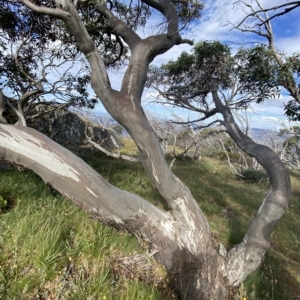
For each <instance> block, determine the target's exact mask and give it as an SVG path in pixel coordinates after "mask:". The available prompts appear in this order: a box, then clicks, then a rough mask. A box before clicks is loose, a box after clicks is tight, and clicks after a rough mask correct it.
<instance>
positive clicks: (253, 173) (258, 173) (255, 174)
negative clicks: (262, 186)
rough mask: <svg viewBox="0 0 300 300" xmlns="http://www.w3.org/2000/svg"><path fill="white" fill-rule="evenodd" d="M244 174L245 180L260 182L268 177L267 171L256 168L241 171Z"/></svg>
mask: <svg viewBox="0 0 300 300" xmlns="http://www.w3.org/2000/svg"><path fill="white" fill-rule="evenodd" d="M241 174H242V175H243V176H244V178H243V179H244V180H246V181H249V182H252V183H259V182H261V181H262V180H263V179H266V178H267V177H266V173H265V172H264V171H262V170H254V169H251V168H248V169H245V170H243V171H242V172H241Z"/></svg>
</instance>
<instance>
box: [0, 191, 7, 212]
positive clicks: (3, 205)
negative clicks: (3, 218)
mask: <svg viewBox="0 0 300 300" xmlns="http://www.w3.org/2000/svg"><path fill="white" fill-rule="evenodd" d="M7 205H8V202H7V200H6V199H4V198H3V197H2V196H1V195H0V211H1V210H3V209H5V208H7Z"/></svg>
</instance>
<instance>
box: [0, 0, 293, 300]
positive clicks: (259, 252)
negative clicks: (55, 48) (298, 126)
mask: <svg viewBox="0 0 300 300" xmlns="http://www.w3.org/2000/svg"><path fill="white" fill-rule="evenodd" d="M5 3H10V4H11V5H15V4H17V5H22V9H24V10H25V9H29V10H30V11H32V12H33V13H34V15H35V16H36V17H37V18H39V15H41V16H48V17H49V19H48V20H49V22H53V24H56V22H58V23H59V26H60V30H61V31H62V32H66V33H67V34H68V35H69V40H68V41H67V43H68V45H70V47H71V45H73V47H74V45H75V47H76V49H77V50H78V51H80V52H81V53H82V54H83V55H84V56H85V58H86V61H87V62H88V64H89V67H90V77H91V85H92V88H93V90H94V91H95V93H96V95H97V97H98V98H99V99H101V101H102V103H103V105H104V106H105V108H106V109H107V111H108V112H109V113H110V114H111V115H112V116H113V118H114V119H115V120H117V121H118V122H119V123H120V124H121V125H122V126H123V127H124V128H125V129H126V130H127V131H128V133H129V134H130V135H131V136H132V138H133V139H134V141H135V143H136V145H137V147H138V149H139V152H140V156H141V160H142V163H143V166H144V168H145V170H146V172H147V174H148V176H149V177H150V179H151V180H152V182H153V184H154V185H155V187H156V188H157V190H158V191H159V192H160V193H161V195H162V196H163V197H164V199H165V200H166V201H167V203H168V206H169V210H168V211H163V210H161V209H159V208H157V207H155V206H153V205H151V204H150V203H149V202H147V201H146V200H145V199H143V198H141V197H139V196H137V195H134V194H131V193H129V192H126V191H124V190H120V189H118V188H116V187H114V186H112V185H111V184H109V183H108V182H107V181H106V180H105V179H104V178H102V177H101V176H100V175H99V174H98V173H96V172H95V171H94V170H93V169H92V168H90V167H89V166H88V165H87V164H85V163H84V162H83V161H82V160H81V159H80V158H78V157H76V156H75V155H74V154H72V153H71V152H70V151H68V150H66V149H65V148H63V147H61V146H60V145H58V144H56V143H55V142H53V141H52V140H51V139H49V138H47V137H46V136H45V135H43V134H41V133H39V132H37V131H35V130H34V129H31V128H28V127H26V126H17V125H12V124H7V120H6V118H5V114H3V112H4V110H3V109H2V111H1V124H0V159H1V160H5V161H9V162H12V163H14V164H18V165H22V166H24V167H26V168H28V169H31V170H33V171H34V172H35V173H37V174H38V175H39V176H41V178H43V180H44V181H45V182H47V183H48V184H50V185H51V186H53V187H54V188H55V189H57V190H58V191H59V192H61V193H62V194H63V195H65V196H66V197H67V198H68V199H70V200H71V201H73V202H74V203H75V204H77V205H79V206H81V207H82V208H83V209H84V210H86V212H87V213H89V214H90V215H92V216H93V217H94V218H96V219H98V220H99V221H101V222H104V223H107V224H109V225H111V226H115V227H117V228H120V229H125V230H128V231H130V232H132V233H134V234H135V235H136V236H139V237H140V238H141V239H143V240H145V241H146V242H148V243H149V244H150V245H151V247H152V249H154V250H156V252H157V253H156V254H155V258H156V260H157V261H158V262H160V263H161V264H163V265H164V266H165V268H166V270H167V271H168V273H169V274H170V278H171V281H172V285H173V287H174V288H176V289H177V290H178V291H179V292H180V293H181V295H182V296H183V297H185V298H186V299H192V300H194V299H195V300H196V299H220V300H221V299H226V297H227V296H228V293H229V291H230V289H231V288H232V287H235V286H237V285H239V284H240V283H241V282H242V281H243V280H244V279H245V278H246V277H247V275H249V274H250V273H251V272H252V271H254V270H255V269H256V268H257V267H258V266H259V264H260V262H261V261H262V259H263V257H264V254H265V252H266V251H267V250H268V248H269V247H270V235H271V233H272V230H273V229H274V226H275V225H276V223H277V222H278V221H279V219H280V218H281V216H282V215H283V213H284V211H285V210H286V208H287V206H288V203H289V199H290V193H291V186H290V180H289V175H288V173H287V171H286V169H285V167H284V165H283V164H282V162H281V161H280V159H279V158H278V156H277V155H276V154H275V153H274V152H273V151H272V150H271V149H270V148H268V147H265V146H262V145H257V144H256V143H254V142H253V141H252V140H251V139H250V138H249V137H247V136H245V135H244V134H243V132H242V131H241V130H239V128H238V127H237V125H236V123H235V121H234V118H233V116H232V113H231V111H230V108H229V107H228V105H226V104H224V103H223V102H222V101H221V100H220V98H219V95H218V84H217V83H214V82H212V83H211V84H210V86H209V90H210V91H211V93H212V96H213V99H214V102H215V105H216V109H217V110H218V111H219V112H220V113H221V115H222V116H223V119H224V124H225V125H226V128H227V131H228V133H229V134H230V136H231V137H232V138H233V139H234V140H235V142H236V143H237V144H238V145H239V146H240V147H241V148H242V149H243V150H244V151H246V152H247V153H249V154H250V155H252V156H255V157H256V158H257V159H258V160H259V162H260V163H261V164H262V165H263V166H264V167H265V169H266V171H267V173H268V175H269V177H270V190H269V192H268V194H267V195H266V197H265V199H264V200H263V203H262V205H261V207H260V208H259V210H258V212H257V214H256V216H255V217H254V218H253V220H252V222H251V225H250V227H249V229H248V232H247V233H246V234H245V237H244V239H243V240H242V241H241V243H240V244H238V245H236V246H234V247H233V248H232V249H229V250H228V251H226V250H225V249H224V246H222V245H220V246H219V247H215V246H214V245H213V242H212V239H211V233H210V228H209V225H208V222H207V220H206V218H205V216H204V214H203V212H202V211H201V209H200V208H199V206H198V203H197V202H196V200H195V199H194V197H193V195H192V194H191V192H190V190H189V188H188V187H187V186H185V185H184V184H183V183H182V182H181V181H180V180H179V179H178V178H177V177H176V176H175V175H174V174H173V173H172V171H171V169H170V168H169V166H168V164H167V163H166V161H165V159H164V155H163V152H162V149H161V146H160V144H159V141H158V138H157V135H156V134H155V132H154V131H153V129H152V127H151V125H150V124H149V122H148V120H147V118H146V116H145V113H144V111H143V108H142V105H141V97H142V93H143V89H144V86H145V82H146V79H147V72H148V67H149V64H150V63H151V61H152V60H153V59H154V58H155V57H156V56H157V55H159V54H162V53H164V52H166V51H168V50H169V49H171V48H172V47H173V46H175V45H179V44H182V43H189V44H192V42H191V41H188V40H185V39H183V38H182V37H181V35H180V29H181V28H183V27H185V26H186V23H187V22H189V21H192V20H193V19H194V18H197V17H199V14H200V10H201V7H202V5H201V4H199V3H197V2H193V1H191V2H188V1H171V0H143V1H138V2H137V3H134V2H133V1H129V2H128V5H126V4H123V3H121V2H118V1H97V0H95V1H85V2H82V1H70V0H56V1H50V0H49V1H47V0H20V1H11V2H10V1H5ZM12 11H14V10H13V9H12ZM151 13H155V15H156V16H157V14H161V15H162V16H163V23H162V24H161V27H160V31H159V33H158V34H156V35H151V36H148V37H147V38H144V39H142V38H141V37H140V36H139V35H138V33H137V32H136V28H137V27H138V26H139V25H145V24H146V20H147V18H148V17H150V15H151ZM108 36H114V38H112V39H111V40H110V41H111V43H112V44H113V45H115V44H114V43H115V42H116V41H117V42H118V41H121V44H122V45H123V43H124V44H126V45H127V46H128V48H129V49H130V53H131V55H130V58H129V63H128V67H127V69H126V72H125V75H124V77H123V80H122V85H121V88H120V90H118V91H117V90H114V89H113V88H112V87H111V84H110V80H109V76H108V73H107V64H106V63H105V60H106V59H107V57H105V51H104V52H103V48H104V40H105V39H106V38H107V37H108ZM100 37H102V38H103V39H102V41H103V43H101V42H99V41H100V40H101V39H100ZM122 48H123V46H120V48H118V49H119V50H120V51H122V50H121V49H122ZM120 53H121V52H120ZM206 88H207V87H206ZM1 99H2V100H1V106H0V107H2V108H3V107H4V105H3V103H4V101H5V97H2V98H1ZM3 99H4V100H3ZM199 184H200V185H201V182H199Z"/></svg>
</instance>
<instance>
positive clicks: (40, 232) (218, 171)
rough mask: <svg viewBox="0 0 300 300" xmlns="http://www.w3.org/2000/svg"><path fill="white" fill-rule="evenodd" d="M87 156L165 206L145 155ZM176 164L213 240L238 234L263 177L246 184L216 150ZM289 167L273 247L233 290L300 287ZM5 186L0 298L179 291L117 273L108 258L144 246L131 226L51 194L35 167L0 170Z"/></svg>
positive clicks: (270, 295) (128, 149)
mask: <svg viewBox="0 0 300 300" xmlns="http://www.w3.org/2000/svg"><path fill="white" fill-rule="evenodd" d="M124 144H125V148H124V150H123V153H124V154H127V155H132V156H137V155H138V153H137V149H136V148H134V147H135V146H134V144H133V142H132V141H131V140H128V141H126V142H125V143H124ZM85 160H86V161H87V162H88V163H89V164H90V165H91V166H92V167H93V168H95V169H96V170H97V171H98V172H99V173H100V174H101V175H102V176H103V177H104V178H106V179H107V180H108V181H110V182H111V183H112V184H114V185H116V186H118V187H119V188H121V189H125V190H128V191H131V192H133V193H137V194H139V195H140V196H142V197H144V198H145V199H147V200H149V201H151V202H152V203H154V204H156V205H158V206H160V207H161V208H165V209H167V206H166V203H165V201H164V200H163V199H162V197H161V196H160V195H159V193H158V192H157V190H156V189H155V188H154V187H153V185H152V183H151V182H150V181H149V179H148V178H147V176H146V174H145V171H144V169H143V167H142V165H141V164H137V163H130V162H127V161H123V160H121V159H113V158H108V157H106V156H105V155H103V154H101V153H98V154H97V155H95V156H94V157H89V158H85ZM173 171H174V173H175V174H176V175H177V176H178V177H179V178H181V179H182V180H183V181H184V182H185V183H186V184H187V185H188V186H189V188H190V189H191V191H192V193H193V195H194V196H195V198H196V200H197V201H198V203H199V205H200V207H201V209H202V210H203V211H204V213H205V215H206V216H207V218H208V221H209V224H210V226H211V230H212V232H213V233H214V235H215V236H216V237H217V239H219V240H220V241H221V242H222V243H223V244H224V245H225V246H226V247H227V248H230V247H231V246H233V245H234V244H236V243H239V242H241V241H242V239H243V236H244V235H245V233H246V231H247V228H248V226H249V223H250V220H251V218H252V216H254V215H255V213H256V211H257V209H258V208H259V206H260V205H261V202H262V200H263V198H264V196H265V192H266V190H267V182H266V181H262V182H261V183H260V184H254V183H247V182H245V181H244V180H242V179H240V178H238V177H236V176H235V175H233V174H232V173H231V172H230V170H229V168H228V165H227V164H226V162H225V161H221V160H216V159H213V158H203V159H202V160H200V161H197V162H196V161H192V160H185V161H184V160H183V161H181V160H178V161H176V162H175V164H174V166H173ZM291 174H292V185H293V197H292V201H291V206H290V207H289V209H288V211H287V212H286V214H285V215H284V217H283V218H282V220H281V221H280V222H279V225H278V226H277V228H276V230H275V231H274V233H273V235H272V241H271V242H272V248H271V249H270V250H269V251H268V254H267V255H266V258H265V260H264V262H263V263H262V265H261V267H260V268H259V269H258V270H257V271H255V272H254V273H253V274H252V275H251V276H249V278H247V280H246V281H245V282H244V283H243V285H242V286H241V287H239V288H237V289H236V290H235V291H233V292H232V299H243V298H244V297H246V298H247V299H249V300H254V299H257V300H264V299H266V300H267V299H272V300H277V299H278V300H279V299H280V300H282V299H284V300H289V299H295V297H296V296H299V295H300V288H299V287H300V278H299V277H300V276H299V274H300V273H299V269H300V258H299V255H298V253H299V246H300V245H299V241H300V230H299V228H300V226H299V215H300V184H299V180H300V179H299V178H300V174H299V173H297V172H292V173H291ZM0 195H1V196H2V197H3V199H5V200H6V201H7V205H6V207H5V208H3V209H2V212H1V214H0V299H116V300H119V299H124V300H125V299H128V300H129V299H130V300H131V299H174V296H173V294H172V291H170V289H168V288H167V289H164V290H163V291H162V290H161V288H158V287H157V286H156V283H155V280H154V281H153V282H152V283H146V282H143V281H140V280H136V279H132V280H129V279H121V278H118V276H116V274H115V273H114V271H113V270H112V266H111V261H112V259H113V258H114V257H115V256H120V255H131V254H132V253H135V252H140V253H144V252H145V251H146V250H145V249H144V248H143V247H141V246H139V245H138V242H137V240H136V239H135V237H133V236H132V235H130V234H128V233H125V232H120V231H116V230H114V229H112V228H110V227H107V226H104V225H101V224H100V223H98V222H96V221H94V220H92V219H90V218H89V217H88V216H87V215H86V213H85V212H83V211H82V210H81V209H79V208H77V207H75V206H74V205H73V204H72V203H70V202H69V201H68V200H66V199H64V198H63V197H62V196H60V195H59V194H58V193H56V194H55V196H54V195H52V194H51V193H50V191H49V190H48V189H47V187H46V186H45V184H44V183H43V182H42V180H41V179H40V178H38V177H37V176H36V175H34V174H33V173H32V172H29V171H25V172H21V173H20V172H18V171H7V172H2V173H0ZM162 273H163V272H162ZM163 274H164V273H163ZM158 276H164V275H161V274H160V275H158ZM38 297H39V298H38ZM55 297H56V298H55ZM59 297H60V298H59Z"/></svg>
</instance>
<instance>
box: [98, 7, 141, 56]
mask: <svg viewBox="0 0 300 300" xmlns="http://www.w3.org/2000/svg"><path fill="white" fill-rule="evenodd" d="M96 9H97V10H98V11H99V12H100V13H101V14H102V15H104V16H105V18H106V19H107V21H108V25H109V26H110V27H111V28H113V29H114V30H115V31H116V32H117V33H118V35H120V36H121V37H122V38H123V40H124V41H125V42H126V43H127V45H128V46H129V47H130V49H131V50H132V49H133V47H134V45H135V44H136V43H137V42H139V41H141V38H140V37H139V35H138V34H136V33H135V32H134V31H133V30H132V29H131V28H130V27H128V26H127V25H126V24H125V23H124V22H122V21H121V20H120V19H118V18H117V17H115V15H114V14H113V13H112V12H111V11H110V10H109V9H108V8H107V7H106V5H105V4H98V5H96Z"/></svg>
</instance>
